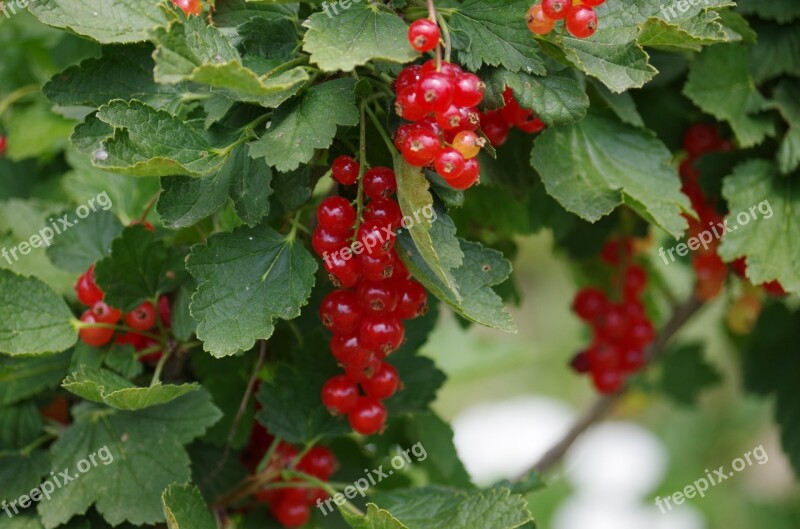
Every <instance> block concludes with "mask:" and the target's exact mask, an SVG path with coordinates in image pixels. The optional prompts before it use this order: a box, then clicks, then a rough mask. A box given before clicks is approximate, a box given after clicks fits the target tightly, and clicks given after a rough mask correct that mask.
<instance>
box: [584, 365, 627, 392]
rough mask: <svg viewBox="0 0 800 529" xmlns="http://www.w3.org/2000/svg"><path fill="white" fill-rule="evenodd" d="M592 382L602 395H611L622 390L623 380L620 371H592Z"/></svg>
mask: <svg viewBox="0 0 800 529" xmlns="http://www.w3.org/2000/svg"><path fill="white" fill-rule="evenodd" d="M592 382H594V387H595V388H597V391H599V392H600V393H602V394H603V395H612V394H614V393H616V392H617V391H619V390H621V389H622V385H623V384H624V383H625V379H624V378H623V376H622V372H620V371H616V370H615V371H594V372H593V373H592Z"/></svg>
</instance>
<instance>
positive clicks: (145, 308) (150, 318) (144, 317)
mask: <svg viewBox="0 0 800 529" xmlns="http://www.w3.org/2000/svg"><path fill="white" fill-rule="evenodd" d="M155 324H156V309H155V307H154V306H153V304H152V303H150V302H149V301H145V302H143V303H142V304H141V305H139V306H138V307H136V308H135V309H133V310H132V311H130V312H129V313H127V314H126V315H125V325H127V326H128V327H130V328H131V329H133V330H136V331H149V330H150V329H152V328H153V325H155Z"/></svg>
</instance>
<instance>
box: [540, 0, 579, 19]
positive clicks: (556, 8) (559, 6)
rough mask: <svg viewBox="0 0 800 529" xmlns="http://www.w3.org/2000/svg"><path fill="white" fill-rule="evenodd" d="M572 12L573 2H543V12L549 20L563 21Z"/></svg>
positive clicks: (563, 0) (559, 0)
mask: <svg viewBox="0 0 800 529" xmlns="http://www.w3.org/2000/svg"><path fill="white" fill-rule="evenodd" d="M571 10H572V0H542V12H543V13H544V14H545V16H546V17H547V18H550V19H552V20H561V19H564V18H567V15H569V12H570V11H571Z"/></svg>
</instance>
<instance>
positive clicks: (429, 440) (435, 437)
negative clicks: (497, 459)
mask: <svg viewBox="0 0 800 529" xmlns="http://www.w3.org/2000/svg"><path fill="white" fill-rule="evenodd" d="M405 430H406V432H407V435H408V438H409V439H415V440H417V442H418V443H419V444H420V445H422V446H424V447H425V452H426V453H427V454H428V456H427V457H426V458H425V461H419V462H417V463H415V464H414V465H415V466H417V467H421V468H423V469H424V470H425V471H426V473H427V475H428V476H429V479H430V480H431V483H438V484H441V485H449V486H455V487H459V488H463V489H470V488H472V487H473V485H472V480H471V478H470V477H469V473H467V470H466V468H464V464H463V463H462V462H461V460H460V459H459V457H458V452H457V451H456V447H455V444H454V442H453V436H454V434H453V429H452V428H451V427H450V425H449V424H448V423H446V422H445V421H443V420H442V419H441V418H440V417H439V416H438V415H436V414H435V413H433V412H431V411H429V412H426V413H419V414H416V415H414V416H411V417H409V418H408V420H407V422H406V428H405Z"/></svg>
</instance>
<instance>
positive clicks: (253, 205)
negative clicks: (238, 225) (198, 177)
mask: <svg viewBox="0 0 800 529" xmlns="http://www.w3.org/2000/svg"><path fill="white" fill-rule="evenodd" d="M225 171H227V172H230V173H231V175H232V178H231V189H230V195H231V200H233V206H234V208H235V209H236V214H237V215H239V218H240V219H242V222H244V223H245V224H247V225H248V226H251V227H252V226H255V225H257V224H258V223H259V222H261V221H262V220H263V219H264V217H266V216H267V215H269V209H270V206H269V200H270V197H271V196H272V187H271V183H272V169H270V167H269V166H268V165H267V164H266V162H265V161H264V160H258V159H253V158H250V157H249V156H248V155H247V153H246V152H245V147H244V146H241V147H237V148H236V150H235V151H234V153H233V155H232V156H231V159H230V162H229V163H228V164H226V165H225V167H223V168H222V172H225Z"/></svg>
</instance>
